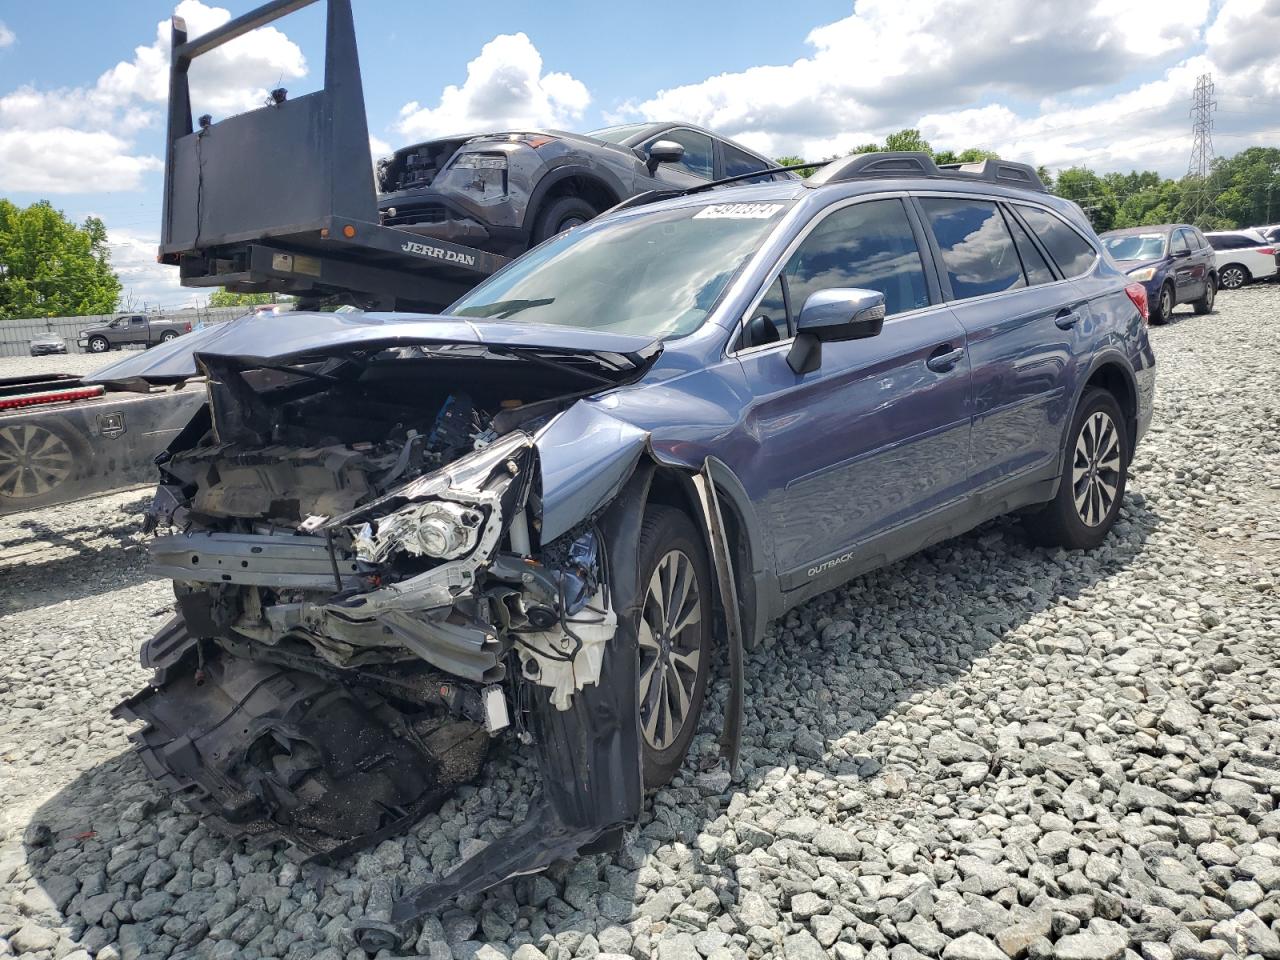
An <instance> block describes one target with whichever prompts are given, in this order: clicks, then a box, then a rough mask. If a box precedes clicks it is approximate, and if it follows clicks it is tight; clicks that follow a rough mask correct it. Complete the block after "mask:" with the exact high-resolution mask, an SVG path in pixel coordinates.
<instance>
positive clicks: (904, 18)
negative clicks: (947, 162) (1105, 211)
mask: <svg viewBox="0 0 1280 960" xmlns="http://www.w3.org/2000/svg"><path fill="white" fill-rule="evenodd" d="M1278 34H1280V0H1223V2H1222V3H1220V4H1212V5H1211V3H1210V0H1087V2H1085V3H1083V4H1081V5H1079V6H1078V7H1075V8H1072V9H1071V10H1070V12H1069V14H1068V13H1067V11H1066V8H1064V7H1062V6H1059V5H1057V4H1053V3H1048V2H1038V3H1035V4H1030V5H1028V4H1025V3H1024V2H1022V0H949V2H939V0H858V2H857V3H856V6H855V9H854V13H853V14H852V15H850V16H848V17H844V18H842V19H840V20H837V21H835V22H833V23H830V24H826V25H824V26H821V27H818V28H816V29H814V30H812V31H811V32H810V33H809V36H808V42H809V44H810V45H811V46H812V48H813V52H812V53H811V55H809V56H807V57H802V58H800V59H798V60H796V61H794V62H792V63H789V64H780V65H770V66H758V67H752V68H750V69H747V70H743V71H739V72H734V73H723V74H719V75H717V76H712V77H708V78H707V79H706V80H703V81H701V82H699V83H692V84H686V85H684V86H680V87H675V88H672V89H669V90H662V91H659V92H658V93H656V94H655V95H653V96H652V97H650V98H648V99H645V100H642V101H640V102H632V103H628V104H624V105H623V106H622V108H621V109H620V110H619V111H616V113H615V115H616V116H617V118H618V119H619V120H622V119H635V118H646V119H653V120H668V119H685V120H691V121H693V122H695V123H701V124H703V125H705V126H708V127H710V128H712V129H715V130H717V131H719V132H721V133H724V134H726V135H728V136H731V137H734V138H736V139H739V140H742V141H743V142H744V143H746V144H747V145H749V146H751V147H754V148H755V149H757V150H760V151H762V152H764V153H766V154H769V155H772V156H781V155H783V154H799V155H801V156H805V157H811V158H821V157H825V156H830V155H832V154H837V153H844V152H847V151H848V150H849V149H851V148H852V147H854V146H856V145H857V144H859V143H865V142H868V141H873V140H874V141H879V140H882V139H883V137H884V136H885V134H887V133H889V132H891V131H893V130H897V129H901V128H903V127H910V126H916V127H919V128H920V129H921V130H922V132H923V133H924V134H925V136H926V137H927V138H928V139H929V140H931V141H932V142H933V144H934V146H935V147H938V148H946V147H951V148H956V149H961V148H965V147H970V146H978V147H984V148H987V149H994V150H997V151H998V152H1000V153H1001V155H1003V156H1007V157H1010V158H1017V159H1025V160H1030V161H1033V162H1036V163H1045V164H1047V165H1049V166H1053V167H1060V166H1066V165H1070V164H1074V163H1088V164H1090V165H1094V166H1097V167H1099V168H1101V169H1104V170H1105V169H1119V168H1123V169H1129V168H1131V167H1133V166H1135V165H1139V166H1148V167H1154V168H1156V169H1159V170H1160V171H1161V172H1162V173H1165V174H1174V175H1176V174H1178V173H1181V172H1182V171H1183V170H1185V165H1186V151H1187V149H1188V148H1189V144H1190V124H1189V121H1188V118H1187V109H1188V107H1189V104H1190V95H1191V89H1192V87H1193V86H1194V84H1195V78H1196V76H1197V75H1198V74H1199V73H1202V72H1212V73H1213V74H1214V78H1215V81H1216V83H1217V94H1218V96H1219V98H1220V100H1221V101H1222V104H1223V110H1222V111H1221V112H1220V113H1219V115H1218V117H1217V124H1218V130H1219V131H1220V132H1221V140H1222V142H1221V143H1220V144H1219V148H1220V150H1222V151H1226V150H1230V149H1231V147H1232V145H1233V144H1234V145H1235V146H1237V147H1238V146H1239V145H1242V144H1243V143H1244V142H1245V141H1244V140H1242V139H1234V140H1233V139H1231V138H1233V137H1246V136H1248V137H1254V138H1256V139H1257V141H1259V142H1262V141H1263V140H1264V138H1265V136H1266V134H1267V131H1269V130H1270V131H1274V129H1275V128H1276V127H1277V126H1278V125H1280V55H1278V54H1277V48H1276V46H1275V43H1274V41H1273V39H1272V38H1273V37H1274V36H1276V35H1278ZM1135 74H1137V75H1139V76H1143V77H1150V76H1154V77H1157V78H1158V79H1155V80H1152V81H1149V82H1142V83H1139V84H1137V85H1136V86H1133V87H1132V89H1129V90H1126V91H1125V92H1123V93H1118V94H1117V93H1113V92H1111V91H1114V90H1115V89H1116V88H1117V87H1118V86H1122V85H1123V84H1124V83H1125V82H1126V81H1128V82H1130V83H1133V81H1132V80H1131V79H1130V78H1132V77H1134V76H1135ZM1099 91H1106V93H1105V95H1104V96H1102V97H1101V98H1099ZM1232 97H1238V98H1243V100H1239V101H1235V102H1234V103H1233V102H1232V101H1231V100H1230V98H1232ZM1028 102H1030V103H1034V104H1036V107H1035V108H1033V109H1028V108H1026V107H1023V106H1022V104H1026V103H1028ZM1232 107H1234V113H1233V111H1232V109H1228V108H1232Z"/></svg>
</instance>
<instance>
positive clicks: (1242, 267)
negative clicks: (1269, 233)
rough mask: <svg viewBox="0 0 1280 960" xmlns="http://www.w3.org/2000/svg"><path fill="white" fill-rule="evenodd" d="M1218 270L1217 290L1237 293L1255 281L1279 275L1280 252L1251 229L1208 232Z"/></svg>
mask: <svg viewBox="0 0 1280 960" xmlns="http://www.w3.org/2000/svg"><path fill="white" fill-rule="evenodd" d="M1205 238H1206V239H1207V240H1208V241H1209V246H1211V247H1213V249H1214V260H1215V262H1216V263H1217V267H1218V287H1219V288H1220V289H1222V290H1238V289H1239V288H1240V287H1243V286H1244V285H1245V284H1246V283H1251V282H1252V281H1254V280H1266V279H1268V278H1270V277H1274V276H1276V274H1277V273H1280V254H1278V253H1277V252H1276V251H1277V249H1280V248H1278V247H1277V246H1276V244H1274V243H1272V242H1271V241H1269V240H1268V239H1267V238H1266V237H1265V236H1263V235H1262V233H1260V232H1259V231H1257V230H1255V229H1253V228H1252V227H1246V228H1244V229H1241V230H1215V231H1213V232H1211V233H1206V234H1205Z"/></svg>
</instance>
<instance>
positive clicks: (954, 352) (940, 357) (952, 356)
mask: <svg viewBox="0 0 1280 960" xmlns="http://www.w3.org/2000/svg"><path fill="white" fill-rule="evenodd" d="M963 356H964V347H956V348H954V349H951V345H950V344H946V345H945V346H941V347H939V348H938V349H937V350H935V351H933V353H931V354H930V355H929V359H928V360H926V361H925V362H924V365H925V366H926V367H928V368H929V369H930V370H932V371H933V372H934V373H947V372H948V371H949V370H951V369H953V368H954V367H955V365H956V364H957V363H959V362H960V358H961V357H963Z"/></svg>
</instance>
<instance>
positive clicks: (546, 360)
mask: <svg viewBox="0 0 1280 960" xmlns="http://www.w3.org/2000/svg"><path fill="white" fill-rule="evenodd" d="M486 348H487V349H488V350H489V352H491V353H496V354H498V355H499V356H503V355H505V356H508V357H516V358H518V359H520V360H528V361H529V362H530V363H533V364H536V365H538V366H540V367H546V368H548V369H549V370H555V371H557V372H560V373H573V374H577V375H578V376H579V377H582V378H583V379H584V380H589V381H590V382H592V383H601V384H608V385H609V386H614V381H613V380H610V379H609V378H608V377H602V376H601V375H600V374H598V373H592V372H591V371H590V370H583V369H582V368H581V367H575V366H573V365H572V364H569V363H565V362H564V361H561V360H552V359H551V358H550V357H544V356H542V355H541V354H539V353H534V352H533V351H532V350H529V349H527V348H525V349H521V348H520V347H508V346H499V345H497V344H490V345H487V347H486Z"/></svg>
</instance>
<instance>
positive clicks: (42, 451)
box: [0, 374, 205, 516]
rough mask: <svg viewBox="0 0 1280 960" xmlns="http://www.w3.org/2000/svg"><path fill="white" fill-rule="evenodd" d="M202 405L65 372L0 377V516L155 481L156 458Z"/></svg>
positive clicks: (199, 393) (185, 395) (185, 393)
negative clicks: (89, 382)
mask: <svg viewBox="0 0 1280 960" xmlns="http://www.w3.org/2000/svg"><path fill="white" fill-rule="evenodd" d="M204 400H205V397H204V391H203V390H201V389H200V388H199V387H198V386H197V385H195V384H193V385H192V386H190V387H188V388H187V389H185V390H178V389H164V390H152V391H148V392H146V393H137V392H132V391H127V390H113V389H110V388H109V387H107V386H104V385H102V384H88V383H85V382H84V381H83V380H81V379H80V378H78V377H74V376H71V375H69V374H45V375H41V376H29V377H10V378H5V379H0V516H4V515H6V514H10V513H19V512H21V511H24V510H34V509H37V508H40V507H48V506H53V505H55V504H59V503H67V502H69V501H72V500H79V499H82V498H84V497H90V496H95V495H97V494H101V493H106V492H108V491H111V490H121V489H125V488H128V487H131V486H142V485H151V484H154V483H155V469H156V468H155V463H154V461H155V457H156V454H158V453H159V452H160V451H161V450H163V449H164V448H165V447H167V446H168V445H169V443H170V441H172V440H173V438H174V437H175V436H177V434H178V431H180V430H181V429H182V428H183V427H184V426H186V425H187V423H188V422H189V421H190V420H191V418H192V417H193V416H195V413H196V411H197V410H199V408H200V407H201V405H203V403H204Z"/></svg>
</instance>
